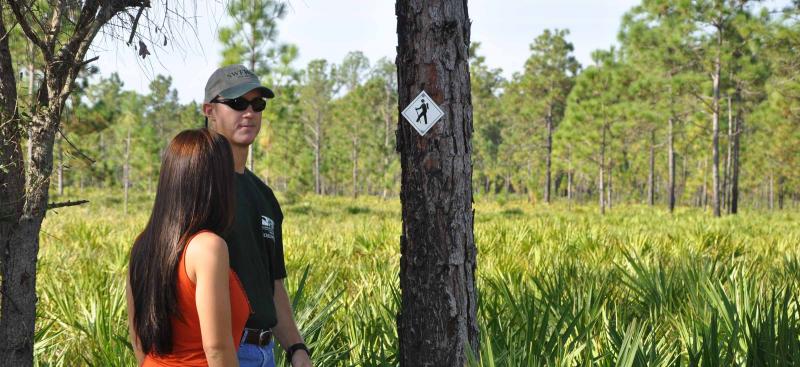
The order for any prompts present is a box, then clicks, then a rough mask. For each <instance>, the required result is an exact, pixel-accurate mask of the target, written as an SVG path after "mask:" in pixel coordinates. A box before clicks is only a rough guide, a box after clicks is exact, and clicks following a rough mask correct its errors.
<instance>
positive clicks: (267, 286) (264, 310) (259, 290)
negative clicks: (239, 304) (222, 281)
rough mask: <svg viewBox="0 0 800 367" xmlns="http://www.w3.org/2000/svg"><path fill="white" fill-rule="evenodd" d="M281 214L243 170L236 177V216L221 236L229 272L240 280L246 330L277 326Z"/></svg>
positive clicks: (274, 201) (263, 187)
mask: <svg viewBox="0 0 800 367" xmlns="http://www.w3.org/2000/svg"><path fill="white" fill-rule="evenodd" d="M282 224H283V213H282V212H281V207H280V205H279V204H278V200H277V199H276V198H275V194H273V192H272V190H271V189H270V188H269V187H267V185H266V184H264V182H262V181H261V180H260V179H259V178H258V177H256V175H254V174H253V173H252V172H250V171H248V170H245V173H243V174H239V173H237V174H236V214H235V217H234V223H233V226H232V227H231V229H230V230H229V231H228V233H226V234H225V236H223V237H224V238H225V241H226V242H227V243H228V252H229V254H230V262H231V268H232V269H233V270H234V271H235V272H236V275H237V276H238V277H239V280H241V282H242V285H243V286H244V290H245V292H246V293H247V298H248V300H249V301H250V306H251V307H252V309H253V312H254V313H253V314H251V315H250V319H248V320H247V327H249V328H259V329H266V328H271V327H273V326H275V324H277V322H278V321H277V317H276V314H275V303H274V302H273V298H272V296H273V293H274V287H273V285H274V281H275V280H276V279H283V278H286V266H285V264H284V262H283V238H282V233H281V226H282Z"/></svg>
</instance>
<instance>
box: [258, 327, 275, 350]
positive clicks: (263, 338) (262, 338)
mask: <svg viewBox="0 0 800 367" xmlns="http://www.w3.org/2000/svg"><path fill="white" fill-rule="evenodd" d="M271 338H272V330H270V329H266V330H262V331H261V332H260V333H258V345H259V346H262V347H263V346H265V345H267V344H269V342H270V339H271Z"/></svg>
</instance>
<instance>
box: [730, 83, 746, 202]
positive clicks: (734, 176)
mask: <svg viewBox="0 0 800 367" xmlns="http://www.w3.org/2000/svg"><path fill="white" fill-rule="evenodd" d="M735 97H736V98H735V99H734V101H735V102H736V104H737V106H741V90H740V89H739V87H737V88H736V93H735ZM733 124H734V126H733V136H732V139H733V143H732V146H731V150H732V153H731V154H732V157H731V160H732V162H731V181H730V185H731V189H730V206H729V207H728V214H736V213H738V212H739V168H740V161H739V154H740V152H741V144H740V139H741V137H742V131H743V125H744V120H743V118H742V112H741V109H739V110H738V111H737V113H736V117H735V118H734V119H733Z"/></svg>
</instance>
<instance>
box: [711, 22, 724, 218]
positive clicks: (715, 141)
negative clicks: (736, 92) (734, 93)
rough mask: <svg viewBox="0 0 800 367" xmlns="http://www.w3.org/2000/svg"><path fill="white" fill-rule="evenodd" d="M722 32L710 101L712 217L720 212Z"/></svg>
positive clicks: (718, 39)
mask: <svg viewBox="0 0 800 367" xmlns="http://www.w3.org/2000/svg"><path fill="white" fill-rule="evenodd" d="M721 54H722V30H721V29H718V30H717V56H716V58H715V59H714V74H713V75H712V79H713V84H714V90H713V93H714V96H713V100H712V105H711V107H712V125H713V127H712V128H713V132H712V134H713V135H712V143H711V146H712V149H711V154H712V160H713V162H712V163H713V165H712V183H711V184H712V185H713V187H712V195H713V197H712V200H713V203H712V205H713V210H714V216H715V217H719V216H720V215H721V214H722V212H721V208H720V206H721V201H720V190H719V189H720V183H719V89H720V78H721V77H722V60H721V58H722V56H721Z"/></svg>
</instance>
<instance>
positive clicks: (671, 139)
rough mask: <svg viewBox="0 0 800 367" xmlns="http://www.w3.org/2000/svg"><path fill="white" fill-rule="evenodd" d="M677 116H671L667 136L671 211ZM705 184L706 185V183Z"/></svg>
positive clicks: (668, 193)
mask: <svg viewBox="0 0 800 367" xmlns="http://www.w3.org/2000/svg"><path fill="white" fill-rule="evenodd" d="M674 129H675V118H673V117H670V118H669V136H668V137H667V146H668V147H667V149H668V150H667V160H668V164H669V182H668V187H667V196H668V197H669V199H668V201H669V212H670V213H672V212H674V211H675V130H674ZM704 186H705V185H704Z"/></svg>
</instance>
